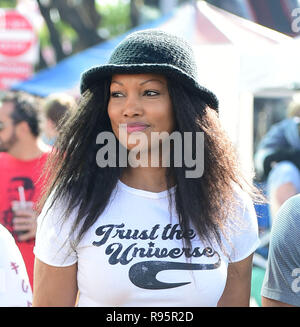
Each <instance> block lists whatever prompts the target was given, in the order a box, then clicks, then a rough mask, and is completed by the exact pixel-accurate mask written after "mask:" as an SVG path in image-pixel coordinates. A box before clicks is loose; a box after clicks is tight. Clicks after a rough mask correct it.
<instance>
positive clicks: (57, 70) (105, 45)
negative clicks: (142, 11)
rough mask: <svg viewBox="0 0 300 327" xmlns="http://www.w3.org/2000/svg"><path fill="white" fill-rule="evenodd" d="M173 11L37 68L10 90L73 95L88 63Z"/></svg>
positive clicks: (92, 63)
mask: <svg viewBox="0 0 300 327" xmlns="http://www.w3.org/2000/svg"><path fill="white" fill-rule="evenodd" d="M174 14H175V13H174V12H173V13H171V14H169V15H166V16H163V17H162V18H160V19H158V20H155V21H154V22H152V23H148V24H145V25H141V26H138V27H137V28H134V29H131V30H130V31H128V32H127V33H125V34H122V35H120V36H118V37H116V38H114V39H112V40H108V41H105V42H102V43H100V44H98V45H95V46H93V47H91V48H88V49H86V50H84V51H82V52H80V53H78V54H75V55H72V56H70V57H68V58H66V59H64V60H62V61H60V62H59V63H58V64H57V65H55V66H53V67H51V68H47V69H44V70H41V71H40V72H38V73H37V74H35V75H34V76H33V77H32V78H31V79H28V80H26V81H23V82H21V83H17V84H15V85H14V86H13V87H12V89H13V90H19V91H25V92H28V93H31V94H34V95H37V96H41V97H45V96H47V95H49V94H51V93H57V92H67V91H69V92H71V93H74V94H77V93H78V92H79V81H80V76H81V74H82V73H83V72H84V71H85V70H87V69H89V68H90V67H92V66H96V65H101V64H105V63H106V62H107V60H108V58H109V56H110V54H111V52H112V50H113V49H114V48H115V46H116V45H117V44H118V43H119V42H120V41H121V40H122V39H123V38H125V37H126V36H127V35H128V34H130V33H132V32H134V31H136V30H140V29H146V28H155V27H159V26H161V25H162V24H164V23H165V22H166V21H168V20H169V19H170V18H171V17H172V16H174Z"/></svg>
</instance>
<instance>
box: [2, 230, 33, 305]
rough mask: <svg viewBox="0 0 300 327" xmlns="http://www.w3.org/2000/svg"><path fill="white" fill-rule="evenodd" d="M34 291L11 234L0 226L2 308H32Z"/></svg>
mask: <svg viewBox="0 0 300 327" xmlns="http://www.w3.org/2000/svg"><path fill="white" fill-rule="evenodd" d="M31 305H32V291H31V287H30V283H29V279H28V275H27V271H26V267H25V264H24V261H23V258H22V255H21V253H20V250H19V248H18V247H17V245H16V243H15V240H14V238H13V237H12V235H11V234H10V232H9V231H8V230H7V229H6V228H5V227H4V226H2V225H1V224H0V307H30V306H31Z"/></svg>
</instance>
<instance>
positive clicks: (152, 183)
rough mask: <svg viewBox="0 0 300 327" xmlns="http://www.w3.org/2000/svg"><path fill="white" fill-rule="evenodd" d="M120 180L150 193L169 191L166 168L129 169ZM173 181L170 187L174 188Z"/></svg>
mask: <svg viewBox="0 0 300 327" xmlns="http://www.w3.org/2000/svg"><path fill="white" fill-rule="evenodd" d="M120 180H121V181H122V182H123V183H124V184H126V185H128V186H130V187H133V188H137V189H140V190H144V191H149V192H155V193H158V192H162V191H165V190H167V189H168V185H167V179H166V168H161V167H155V168H154V167H138V168H131V167H128V168H126V169H125V170H124V172H123V174H122V176H121V178H120ZM174 185H175V183H174V182H173V181H172V183H171V185H170V186H174Z"/></svg>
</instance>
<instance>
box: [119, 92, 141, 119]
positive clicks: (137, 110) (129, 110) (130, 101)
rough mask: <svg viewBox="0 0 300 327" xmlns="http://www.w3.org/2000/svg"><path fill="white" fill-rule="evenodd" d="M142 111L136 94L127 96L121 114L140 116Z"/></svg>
mask: <svg viewBox="0 0 300 327" xmlns="http://www.w3.org/2000/svg"><path fill="white" fill-rule="evenodd" d="M142 113H143V106H142V103H141V101H140V100H139V98H138V96H127V100H126V103H125V106H124V109H123V115H124V116H126V117H134V116H140V115H141V114H142Z"/></svg>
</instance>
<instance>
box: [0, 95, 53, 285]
mask: <svg viewBox="0 0 300 327" xmlns="http://www.w3.org/2000/svg"><path fill="white" fill-rule="evenodd" d="M39 133H40V128H39V119H38V109H37V103H36V101H35V99H34V98H33V97H32V96H30V95H26V94H17V93H8V94H7V95H5V96H4V98H2V99H1V102H0V151H2V152H0V223H1V224H3V225H4V226H5V227H6V228H7V229H8V230H9V231H10V232H11V233H12V234H13V236H14V237H15V240H16V243H17V245H18V247H19V249H20V251H21V253H22V256H23V259H24V262H25V265H26V268H27V273H28V276H29V280H30V284H31V287H32V286H33V265H34V254H33V247H34V242H35V234H36V213H35V204H36V202H37V201H38V199H39V197H40V195H41V191H42V185H43V183H42V179H40V176H41V175H42V171H43V168H44V165H45V163H46V160H47V157H48V154H49V151H50V149H49V148H48V147H45V146H44V145H43V144H42V143H41V142H40V141H39V138H38V136H39ZM14 201H18V202H19V203H21V204H24V201H26V202H32V208H28V207H27V208H25V207H24V206H23V207H22V206H21V208H19V209H18V210H16V209H15V210H14V211H13V210H12V206H13V204H14Z"/></svg>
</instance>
